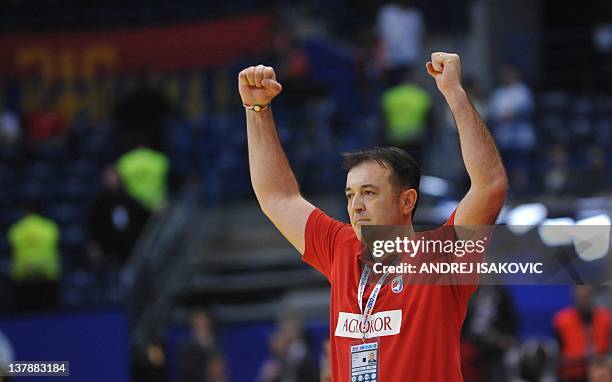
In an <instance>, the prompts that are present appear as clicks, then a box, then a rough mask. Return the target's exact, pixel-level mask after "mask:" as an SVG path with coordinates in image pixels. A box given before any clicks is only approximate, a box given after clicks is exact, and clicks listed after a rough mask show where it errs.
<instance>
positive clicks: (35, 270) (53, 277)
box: [7, 209, 62, 310]
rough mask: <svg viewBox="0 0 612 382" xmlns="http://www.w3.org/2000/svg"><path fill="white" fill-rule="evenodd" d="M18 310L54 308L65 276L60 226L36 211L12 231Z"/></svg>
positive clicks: (13, 270) (13, 269)
mask: <svg viewBox="0 0 612 382" xmlns="http://www.w3.org/2000/svg"><path fill="white" fill-rule="evenodd" d="M7 236H8V241H9V243H10V245H11V250H12V259H11V260H12V261H11V278H12V280H13V283H14V286H15V295H14V302H15V304H14V305H15V307H17V308H21V309H26V310H27V309H38V308H52V307H54V306H55V304H56V302H57V288H58V285H59V278H60V276H61V273H62V266H61V261H60V254H59V238H60V230H59V228H58V226H57V224H56V223H55V222H54V221H52V220H50V219H47V218H45V217H43V216H41V215H39V214H38V213H36V212H35V210H34V209H33V210H32V211H31V212H29V213H28V214H26V215H25V216H24V217H23V218H21V219H20V220H18V221H17V222H15V223H14V224H13V225H12V226H11V227H10V228H9V231H8V235H7Z"/></svg>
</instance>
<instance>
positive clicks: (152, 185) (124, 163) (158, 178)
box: [117, 146, 170, 211]
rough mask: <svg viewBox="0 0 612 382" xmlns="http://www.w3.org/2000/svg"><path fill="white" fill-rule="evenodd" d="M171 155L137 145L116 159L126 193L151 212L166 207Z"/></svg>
mask: <svg viewBox="0 0 612 382" xmlns="http://www.w3.org/2000/svg"><path fill="white" fill-rule="evenodd" d="M169 167H170V165H169V161H168V157H167V156H166V155H165V154H164V153H161V152H159V151H157V150H154V149H151V148H148V147H142V146H141V147H137V148H135V149H132V150H130V151H128V152H126V153H125V154H123V155H122V156H121V157H120V158H119V160H118V161H117V171H118V173H119V176H120V177H121V181H122V183H123V186H124V187H125V190H126V191H127V193H128V194H129V195H130V196H131V197H132V198H134V199H136V200H137V201H138V202H139V203H140V204H141V205H142V206H143V207H144V208H146V209H147V210H149V211H158V210H160V209H161V208H163V207H164V205H165V203H166V198H167V195H166V194H167V181H168V179H167V178H168V172H169V170H170V168H169Z"/></svg>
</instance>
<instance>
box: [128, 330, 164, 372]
mask: <svg viewBox="0 0 612 382" xmlns="http://www.w3.org/2000/svg"><path fill="white" fill-rule="evenodd" d="M132 376H133V380H134V382H165V381H167V380H168V371H167V368H166V354H165V352H164V348H163V344H162V342H161V340H160V339H158V338H152V339H150V340H149V341H148V343H147V346H146V349H144V352H137V353H136V354H135V356H134V359H133V363H132Z"/></svg>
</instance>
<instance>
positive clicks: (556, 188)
mask: <svg viewBox="0 0 612 382" xmlns="http://www.w3.org/2000/svg"><path fill="white" fill-rule="evenodd" d="M544 164H545V166H544V173H543V174H542V175H543V176H542V180H543V182H544V193H545V194H547V195H554V196H557V195H560V194H563V193H567V192H568V191H569V190H570V186H571V183H572V178H573V177H572V174H571V170H570V167H569V154H568V153H567V150H566V149H565V147H563V146H562V145H554V146H552V147H550V148H549V149H548V152H547V153H546V160H545V162H544Z"/></svg>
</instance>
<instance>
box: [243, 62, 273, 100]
mask: <svg viewBox="0 0 612 382" xmlns="http://www.w3.org/2000/svg"><path fill="white" fill-rule="evenodd" d="M281 90H283V87H282V86H281V84H279V83H278V82H277V81H276V74H275V73H274V69H272V68H271V67H269V66H263V65H257V66H251V67H249V68H246V69H244V70H243V71H241V72H240V73H239V74H238V91H239V92H240V97H241V98H242V103H243V104H245V105H248V106H252V105H260V106H264V105H267V104H269V103H270V102H271V101H272V99H273V98H274V97H276V96H277V95H278V94H279V93H280V92H281Z"/></svg>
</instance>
